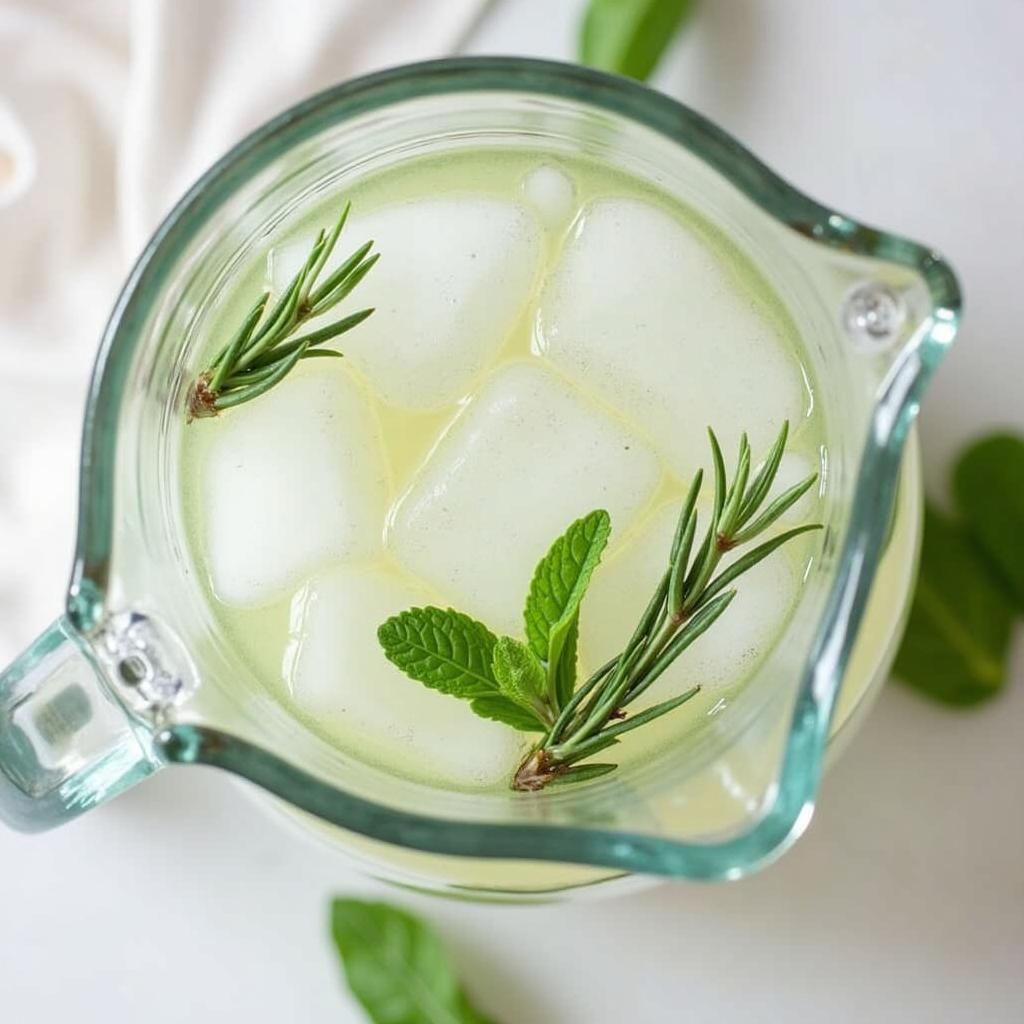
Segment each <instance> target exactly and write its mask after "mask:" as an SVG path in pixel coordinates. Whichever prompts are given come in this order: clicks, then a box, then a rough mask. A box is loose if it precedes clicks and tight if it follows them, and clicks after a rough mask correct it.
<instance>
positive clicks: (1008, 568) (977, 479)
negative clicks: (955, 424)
mask: <svg viewBox="0 0 1024 1024" xmlns="http://www.w3.org/2000/svg"><path fill="white" fill-rule="evenodd" d="M953 490H954V493H955V494H956V500H957V504H958V505H959V506H960V511H961V512H962V513H963V516H964V518H965V520H966V521H967V527H968V529H969V530H970V532H971V535H972V536H973V537H974V539H975V540H976V541H977V543H978V545H979V547H980V548H981V550H982V552H983V553H984V555H985V557H986V558H987V559H988V561H989V563H990V565H991V566H992V569H993V570H994V571H995V573H996V574H997V575H998V576H999V578H1000V579H1001V580H1002V581H1003V583H1004V584H1005V586H1006V588H1007V591H1008V593H1009V594H1010V595H1011V596H1012V598H1013V601H1014V603H1015V604H1016V605H1017V607H1018V608H1020V609H1024V439H1021V438H1020V437H1016V436H1014V435H1012V434H993V435H991V436H990V437H985V438H982V439H981V440H980V441H977V442H975V443H974V444H972V445H971V446H970V448H968V449H967V451H965V452H964V453H963V455H962V456H961V457H960V460H959V461H958V462H957V465H956V470H955V471H954V475H953Z"/></svg>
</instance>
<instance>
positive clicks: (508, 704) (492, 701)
mask: <svg viewBox="0 0 1024 1024" xmlns="http://www.w3.org/2000/svg"><path fill="white" fill-rule="evenodd" d="M470 707H471V708H472V709H473V711H474V712H476V714H478V715H479V716H480V717H481V718H490V719H493V720H494V721H495V722H501V723H503V724H504V725H510V726H512V728H513V729H518V730H519V731H520V732H543V731H544V724H543V722H541V721H540V719H539V718H538V717H537V716H536V715H535V714H534V712H533V711H531V710H529V709H528V708H524V707H523V706H522V705H520V704H517V703H516V702H515V701H513V700H510V699H509V698H508V697H477V698H476V699H475V700H474V701H473V702H472V704H470Z"/></svg>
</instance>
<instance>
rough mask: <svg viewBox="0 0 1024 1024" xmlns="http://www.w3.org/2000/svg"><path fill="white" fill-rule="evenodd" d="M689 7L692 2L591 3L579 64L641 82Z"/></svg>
mask: <svg viewBox="0 0 1024 1024" xmlns="http://www.w3.org/2000/svg"><path fill="white" fill-rule="evenodd" d="M692 6H693V3H692V0H590V6H589V7H588V8H587V11H586V13H585V15H584V17H583V26H582V30H581V33H580V60H581V62H582V63H584V64H589V65H590V66H591V67H595V68H601V69H602V70H604V71H616V72H618V73H619V74H620V75H629V76H630V77H631V78H637V79H639V80H640V81H641V82H643V81H645V80H646V79H647V77H648V76H649V75H650V74H651V72H652V71H653V70H654V68H655V66H656V65H657V63H658V61H659V60H660V58H661V55H662V53H664V51H665V48H666V47H667V46H668V44H669V43H670V42H671V41H672V37H673V36H674V35H675V33H676V31H677V29H678V28H679V26H680V25H681V24H682V22H683V19H684V18H685V17H686V15H687V13H688V12H689V10H690V8H691V7H692Z"/></svg>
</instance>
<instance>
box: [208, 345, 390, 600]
mask: <svg viewBox="0 0 1024 1024" xmlns="http://www.w3.org/2000/svg"><path fill="white" fill-rule="evenodd" d="M192 429H194V430H196V431H197V432H198V431H200V430H201V431H203V432H206V433H208V435H209V447H208V448H207V450H206V451H205V453H204V460H203V467H202V476H201V482H202V487H203V494H202V501H203V508H204V527H205V537H204V552H205V555H206V559H207V563H208V566H209V572H210V577H211V582H212V585H213V589H214V592H215V593H216V595H217V597H218V598H220V600H222V601H224V602H226V603H228V604H234V605H258V604H264V603H267V602H270V601H271V600H273V599H274V598H275V596H278V595H281V594H282V593H283V592H285V591H286V590H287V589H288V588H290V587H292V586H294V585H295V584H297V583H298V582H300V581H301V579H302V577H303V576H305V575H308V574H309V573H310V572H311V571H313V570H314V569H316V568H317V567H319V566H321V565H323V564H324V563H327V562H331V561H333V560H336V559H345V558H347V559H356V558H363V557H368V556H370V555H373V554H375V553H376V552H378V551H379V550H380V547H381V542H382V535H383V528H384V527H383V524H384V516H385V513H386V506H387V501H388V481H387V472H386V469H385V462H384V454H383V451H382V449H381V442H380V438H379V436H378V432H377V428H376V426H375V421H374V418H373V415H372V410H371V409H370V408H369V407H368V400H367V398H366V397H365V395H364V394H363V393H362V392H361V390H360V388H359V386H358V385H357V384H356V383H355V382H354V381H353V379H352V377H351V375H350V374H349V373H348V372H347V371H346V370H345V368H344V367H342V366H339V365H337V363H336V362H333V361H330V362H328V361H327V360H323V361H321V360H316V361H315V365H313V364H305V365H300V366H299V368H298V369H297V370H295V371H294V372H293V373H292V374H291V376H289V377H288V378H287V379H285V380H284V381H283V382H282V383H281V384H279V385H278V386H277V387H275V388H273V389H272V390H271V391H269V392H268V393H267V394H265V395H263V396H262V397H261V398H260V399H259V400H258V401H255V402H251V403H248V404H246V405H242V406H239V407H238V408H237V409H234V410H231V411H229V412H226V413H224V414H223V415H222V416H221V417H219V418H218V419H217V420H216V421H214V422H211V423H207V424H203V425H202V426H199V427H193V428H192Z"/></svg>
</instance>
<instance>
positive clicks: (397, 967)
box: [331, 899, 494, 1024]
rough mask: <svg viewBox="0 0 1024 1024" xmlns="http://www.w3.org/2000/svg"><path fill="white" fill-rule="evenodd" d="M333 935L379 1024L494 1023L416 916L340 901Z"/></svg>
mask: <svg viewBox="0 0 1024 1024" xmlns="http://www.w3.org/2000/svg"><path fill="white" fill-rule="evenodd" d="M331 936H332V938H333V939H334V945H335V947H336V948H337V950H338V954H339V955H340V957H341V960H342V963H343V965H344V969H345V978H346V980H347V981H348V987H349V988H350V989H351V990H352V994H353V995H354V996H355V997H356V999H358V1000H359V1002H360V1003H361V1004H362V1006H363V1009H364V1010H366V1013H367V1016H368V1017H369V1019H370V1020H371V1021H372V1022H373V1024H494V1022H493V1021H492V1019H491V1018H489V1017H485V1016H484V1015H483V1014H482V1013H480V1011H479V1010H477V1009H475V1008H474V1007H473V1005H472V1004H471V1003H470V1001H469V997H468V996H467V995H466V992H465V990H464V989H463V988H462V986H461V984H460V983H459V979H458V976H457V975H456V973H455V969H454V967H453V966H452V962H451V959H450V957H449V956H448V954H447V952H446V951H445V948H444V946H443V944H442V943H441V940H440V938H439V937H438V936H437V934H436V932H434V930H433V929H432V928H430V927H429V926H428V925H427V924H426V923H425V922H423V921H421V920H420V919H419V918H416V917H414V916H413V915H412V914H409V913H407V912H406V911H404V910H399V909H398V908H397V907H392V906H389V905H388V904H387V903H370V902H363V901H362V900H352V899H338V900H334V901H333V902H332V904H331Z"/></svg>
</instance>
